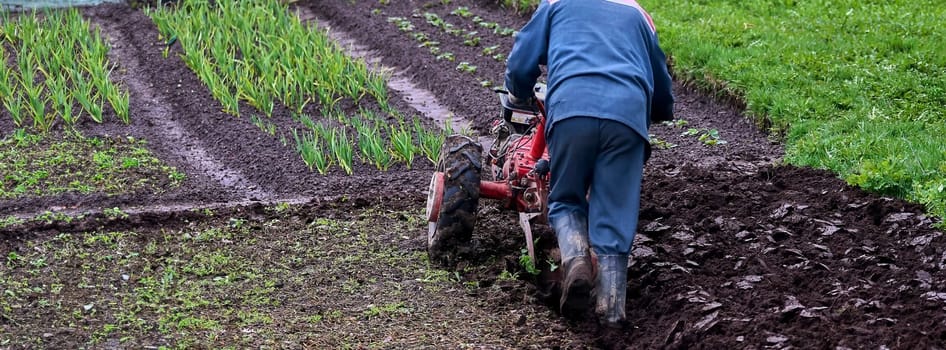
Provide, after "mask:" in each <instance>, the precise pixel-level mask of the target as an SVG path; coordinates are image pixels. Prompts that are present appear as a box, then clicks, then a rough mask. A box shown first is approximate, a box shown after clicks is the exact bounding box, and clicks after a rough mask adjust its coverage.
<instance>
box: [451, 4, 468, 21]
mask: <svg viewBox="0 0 946 350" xmlns="http://www.w3.org/2000/svg"><path fill="white" fill-rule="evenodd" d="M450 14H451V15H454V16H460V17H463V18H469V17H470V16H473V13H472V12H470V8H469V7H466V6H460V7H457V8H456V9H455V10H453V11H450Z"/></svg>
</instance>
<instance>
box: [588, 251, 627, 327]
mask: <svg viewBox="0 0 946 350" xmlns="http://www.w3.org/2000/svg"><path fill="white" fill-rule="evenodd" d="M595 292H596V298H597V305H596V306H595V314H597V316H598V322H599V323H600V324H601V325H602V326H606V327H609V328H624V327H625V326H626V325H627V320H626V319H627V316H626V314H625V312H624V303H625V300H626V298H627V255H598V277H597V286H596V288H595Z"/></svg>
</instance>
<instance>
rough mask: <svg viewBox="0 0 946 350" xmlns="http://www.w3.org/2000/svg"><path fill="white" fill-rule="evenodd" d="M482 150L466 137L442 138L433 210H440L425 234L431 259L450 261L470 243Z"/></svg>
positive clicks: (478, 196)
mask: <svg viewBox="0 0 946 350" xmlns="http://www.w3.org/2000/svg"><path fill="white" fill-rule="evenodd" d="M482 153H483V148H482V147H481V146H480V145H479V144H478V143H477V142H476V141H474V140H472V139H471V138H469V137H466V136H462V135H451V136H448V137H447V138H446V140H444V144H443V148H442V149H441V151H440V159H439V160H438V162H437V171H438V172H440V173H442V174H443V175H442V191H441V192H442V199H441V200H440V203H439V205H437V206H434V208H435V209H433V210H437V209H436V208H437V207H439V211H438V214H436V217H437V218H436V222H431V228H430V230H429V232H428V236H427V254H428V255H429V256H430V259H431V260H432V261H437V262H440V263H447V264H449V263H452V262H453V261H454V260H455V258H456V256H457V255H458V254H459V253H460V252H461V250H462V249H463V248H468V246H469V242H470V239H471V238H472V236H473V228H474V226H476V210H477V207H478V206H479V200H480V174H481V171H482V166H481V164H480V159H481V158H480V157H481V155H482ZM435 176H436V175H435ZM432 187H433V185H432ZM432 192H433V191H432ZM430 200H431V199H428V201H430ZM428 208H431V203H428Z"/></svg>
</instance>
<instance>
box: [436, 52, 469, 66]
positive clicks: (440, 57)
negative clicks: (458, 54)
mask: <svg viewBox="0 0 946 350" xmlns="http://www.w3.org/2000/svg"><path fill="white" fill-rule="evenodd" d="M436 58H437V60H438V61H440V60H447V61H450V62H453V60H455V59H456V58H455V57H454V56H453V53H452V52H444V53H442V54H439V55H437V57H436ZM467 64H469V63H467Z"/></svg>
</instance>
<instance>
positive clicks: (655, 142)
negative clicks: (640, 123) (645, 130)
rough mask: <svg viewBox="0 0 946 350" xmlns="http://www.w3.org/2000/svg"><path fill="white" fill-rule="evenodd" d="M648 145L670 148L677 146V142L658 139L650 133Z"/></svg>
mask: <svg viewBox="0 0 946 350" xmlns="http://www.w3.org/2000/svg"><path fill="white" fill-rule="evenodd" d="M650 145H651V146H653V147H656V148H658V149H671V148H674V147H677V144H675V143H672V142H668V141H666V140H662V139H659V138H657V136H654V135H650Z"/></svg>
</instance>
